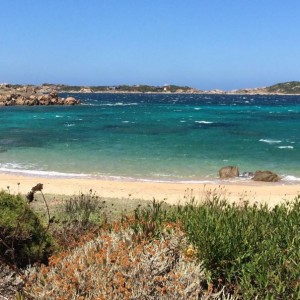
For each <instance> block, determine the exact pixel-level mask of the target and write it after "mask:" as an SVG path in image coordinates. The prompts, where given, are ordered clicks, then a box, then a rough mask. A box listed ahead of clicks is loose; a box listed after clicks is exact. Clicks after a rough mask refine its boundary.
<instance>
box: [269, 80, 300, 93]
mask: <svg viewBox="0 0 300 300" xmlns="http://www.w3.org/2000/svg"><path fill="white" fill-rule="evenodd" d="M266 91H267V92H268V93H280V94H300V81H290V82H284V83H277V84H274V85H272V86H269V87H267V88H266Z"/></svg>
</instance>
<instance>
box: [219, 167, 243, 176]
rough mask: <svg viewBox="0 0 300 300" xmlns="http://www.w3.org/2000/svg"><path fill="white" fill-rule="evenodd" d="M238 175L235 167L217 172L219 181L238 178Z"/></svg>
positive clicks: (237, 169)
mask: <svg viewBox="0 0 300 300" xmlns="http://www.w3.org/2000/svg"><path fill="white" fill-rule="evenodd" d="M239 175H240V173H239V168H238V167H235V166H234V167H233V166H227V167H223V168H221V169H220V170H219V176H220V179H228V178H234V177H239Z"/></svg>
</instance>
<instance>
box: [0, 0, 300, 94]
mask: <svg viewBox="0 0 300 300" xmlns="http://www.w3.org/2000/svg"><path fill="white" fill-rule="evenodd" d="M291 80H300V1H299V0H286V1H282V0H105V1H104V0H84V1H83V0H82V1H81V0H0V82H9V83H23V84H26V83H33V84H41V83H45V82H48V83H64V84H78V85H117V84H151V85H163V84H178V85H189V86H193V87H196V88H200V89H214V88H220V89H234V88H241V87H256V86H267V85H271V84H273V83H277V82H284V81H291Z"/></svg>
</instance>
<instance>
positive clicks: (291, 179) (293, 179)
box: [282, 175, 300, 182]
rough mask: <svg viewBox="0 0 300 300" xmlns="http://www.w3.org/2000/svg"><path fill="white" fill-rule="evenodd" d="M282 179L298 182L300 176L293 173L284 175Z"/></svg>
mask: <svg viewBox="0 0 300 300" xmlns="http://www.w3.org/2000/svg"><path fill="white" fill-rule="evenodd" d="M282 180H283V181H288V182H295V181H296V182H297V181H300V178H299V177H296V176H292V175H286V176H283V177H282Z"/></svg>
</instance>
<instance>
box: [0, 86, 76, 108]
mask: <svg viewBox="0 0 300 300" xmlns="http://www.w3.org/2000/svg"><path fill="white" fill-rule="evenodd" d="M79 103H80V101H79V100H77V99H75V98H74V97H67V98H61V97H59V96H58V94H57V92H56V91H55V90H52V91H49V92H48V93H45V92H42V91H41V90H40V89H38V88H37V87H35V86H27V85H24V86H17V87H16V86H12V85H9V84H1V85H0V106H14V105H26V106H34V105H76V104H79Z"/></svg>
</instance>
